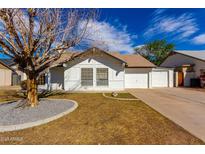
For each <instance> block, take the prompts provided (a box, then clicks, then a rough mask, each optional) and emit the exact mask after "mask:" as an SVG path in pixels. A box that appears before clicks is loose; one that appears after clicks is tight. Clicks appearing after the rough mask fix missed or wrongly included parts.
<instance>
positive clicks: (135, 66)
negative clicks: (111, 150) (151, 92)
mask: <svg viewBox="0 0 205 154" xmlns="http://www.w3.org/2000/svg"><path fill="white" fill-rule="evenodd" d="M173 77H174V74H173V69H172V68H168V69H167V68H157V67H156V66H155V65H154V64H153V63H151V62H149V61H148V60H146V59H145V58H143V57H142V56H140V55H138V54H120V53H118V52H106V51H103V50H101V49H99V48H91V49H88V50H86V51H84V52H67V53H64V54H63V55H62V56H61V58H60V59H59V60H58V61H56V62H55V63H54V65H53V67H52V68H50V70H49V71H48V72H47V74H46V77H45V78H42V79H45V84H44V83H43V82H42V85H39V87H40V88H47V89H50V90H66V91H74V90H78V91H79V90H80V91H88V90H124V89H126V88H154V87H173Z"/></svg>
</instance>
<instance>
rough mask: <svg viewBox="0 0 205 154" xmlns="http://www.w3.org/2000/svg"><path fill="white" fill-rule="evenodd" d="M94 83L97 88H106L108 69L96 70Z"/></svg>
mask: <svg viewBox="0 0 205 154" xmlns="http://www.w3.org/2000/svg"><path fill="white" fill-rule="evenodd" d="M96 81H97V83H96V85H97V86H108V68H97V69H96Z"/></svg>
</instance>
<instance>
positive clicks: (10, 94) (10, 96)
mask: <svg viewBox="0 0 205 154" xmlns="http://www.w3.org/2000/svg"><path fill="white" fill-rule="evenodd" d="M19 98H20V97H19V96H18V95H17V90H14V89H11V90H3V89H0V103H1V102H6V101H13V100H18V99H19Z"/></svg>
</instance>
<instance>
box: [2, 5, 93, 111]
mask: <svg viewBox="0 0 205 154" xmlns="http://www.w3.org/2000/svg"><path fill="white" fill-rule="evenodd" d="M96 12H97V10H95V9H1V10H0V53H3V54H5V55H7V56H9V57H10V58H11V59H13V61H14V62H15V63H16V64H17V67H18V69H19V70H20V71H22V72H24V73H25V74H26V76H27V102H28V103H29V104H30V105H31V106H32V107H33V106H36V105H37V104H38V95H37V80H38V78H39V76H40V75H41V74H43V73H45V71H46V70H47V69H49V68H50V67H51V66H52V63H53V62H54V61H56V60H58V59H59V58H60V57H61V55H62V53H63V52H64V51H65V50H67V49H69V48H71V47H74V46H76V45H77V44H79V43H80V41H81V40H82V39H83V38H84V36H85V33H86V28H87V25H88V23H89V22H90V21H91V20H94V19H95V18H96ZM82 21H83V22H82Z"/></svg>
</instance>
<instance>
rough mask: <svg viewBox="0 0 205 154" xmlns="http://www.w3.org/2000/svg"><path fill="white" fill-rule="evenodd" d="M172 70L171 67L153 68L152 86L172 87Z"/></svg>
mask: <svg viewBox="0 0 205 154" xmlns="http://www.w3.org/2000/svg"><path fill="white" fill-rule="evenodd" d="M173 76H174V72H173V70H172V69H167V68H155V69H153V70H152V79H151V81H152V88H157V87H173Z"/></svg>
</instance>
